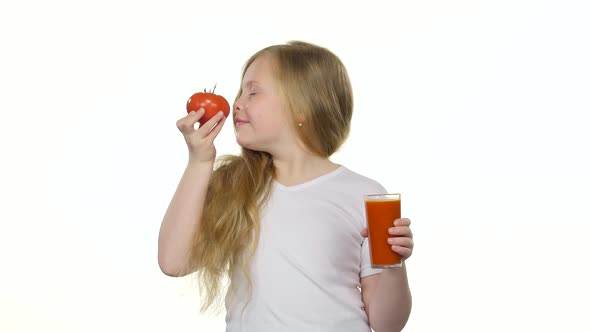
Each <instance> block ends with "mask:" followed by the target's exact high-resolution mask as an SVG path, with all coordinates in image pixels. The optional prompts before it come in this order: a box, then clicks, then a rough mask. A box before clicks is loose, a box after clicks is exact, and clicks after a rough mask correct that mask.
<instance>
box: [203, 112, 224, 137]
mask: <svg viewBox="0 0 590 332" xmlns="http://www.w3.org/2000/svg"><path fill="white" fill-rule="evenodd" d="M226 119H227V118H226V117H225V116H224V117H222V118H221V120H220V121H219V122H217V124H216V125H215V127H213V129H211V132H210V133H209V136H207V138H208V139H211V141H213V140H214V139H215V137H217V135H218V134H219V132H221V127H223V124H224V123H225V120H226Z"/></svg>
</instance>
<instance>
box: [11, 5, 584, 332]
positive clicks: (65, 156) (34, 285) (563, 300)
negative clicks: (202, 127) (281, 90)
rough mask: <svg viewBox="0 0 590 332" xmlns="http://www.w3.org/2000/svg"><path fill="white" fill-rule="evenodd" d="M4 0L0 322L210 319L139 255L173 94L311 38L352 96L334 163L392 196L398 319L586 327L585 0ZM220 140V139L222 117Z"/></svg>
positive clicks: (173, 177)
mask: <svg viewBox="0 0 590 332" xmlns="http://www.w3.org/2000/svg"><path fill="white" fill-rule="evenodd" d="M385 3H386V2H385V1H384V2H377V1H362V2H358V1H357V2H354V3H351V4H344V3H341V2H338V3H337V2H328V1H326V2H322V1H301V0H298V1H296V2H295V1H293V2H291V3H282V2H278V1H266V2H265V1H258V0H254V1H243V2H238V1H236V2H228V1H213V0H210V1H200V2H198V1H166V2H164V1H160V2H156V1H114V0H108V1H93V2H91V1H63V0H61V1H59V0H58V1H39V0H36V1H35V0H32V1H18V2H17V1H6V2H3V3H2V4H1V5H0V37H1V39H0V43H1V51H0V57H1V61H0V93H1V97H0V112H1V118H0V144H1V146H0V147H1V150H0V153H1V156H0V158H1V162H0V170H1V171H0V188H1V189H0V195H1V196H0V199H1V200H0V222H1V224H0V269H1V270H0V280H1V281H0V330H2V331H139V330H144V331H148V330H149V331H151V330H166V331H168V330H172V329H183V330H186V331H223V330H224V323H223V317H221V318H215V317H202V316H200V315H198V313H197V308H198V297H197V293H196V292H195V291H194V290H193V289H192V288H191V286H190V283H189V282H188V279H187V278H181V279H173V278H169V277H166V276H165V275H163V274H162V273H161V272H160V271H159V268H158V265H157V237H158V230H159V226H160V222H161V219H162V217H163V215H164V212H165V210H166V208H167V206H168V203H169V201H170V199H171V197H172V195H173V193H174V190H175V189H176V185H177V183H178V180H179V179H180V176H181V174H182V171H183V170H184V167H185V165H186V161H187V151H186V146H185V144H184V140H183V139H182V136H181V134H180V133H179V132H178V130H177V128H176V126H175V123H176V120H178V119H179V118H181V117H183V116H184V115H185V114H186V111H185V102H186V100H187V98H188V97H189V96H190V94H192V93H193V92H195V91H197V90H202V89H204V88H211V87H213V85H214V84H215V83H217V92H218V93H220V94H223V95H225V96H226V97H227V98H228V99H229V100H233V98H234V96H235V94H236V92H237V89H238V86H239V78H240V71H241V68H242V65H243V64H244V62H245V61H246V59H247V58H248V57H249V56H250V55H251V54H252V53H254V52H256V51H257V50H259V49H260V48H262V47H265V46H268V45H271V44H276V43H283V42H286V41H289V40H293V39H300V40H305V41H309V42H313V43H317V44H320V45H323V46H326V47H328V48H330V49H331V50H332V51H334V52H335V53H337V54H338V55H339V56H340V57H341V59H342V60H343V61H344V63H345V64H346V65H347V68H348V70H349V74H350V77H351V79H352V82H353V87H354V93H355V113H354V118H353V129H352V133H351V136H350V139H349V140H348V141H347V143H346V145H345V146H344V147H343V148H342V150H341V151H340V152H339V153H337V154H336V155H335V156H334V158H333V160H334V161H336V162H338V163H342V164H345V165H346V166H347V167H348V168H350V169H352V170H355V171H357V172H359V173H362V174H365V175H367V176H370V177H372V178H374V179H376V180H378V181H380V182H381V183H382V184H383V185H385V186H386V187H387V188H388V190H389V191H391V192H401V193H402V194H403V200H404V203H403V214H404V215H405V216H407V217H409V218H411V219H412V220H413V230H414V233H415V242H416V248H415V252H414V255H413V256H412V258H411V259H410V260H409V261H408V268H409V276H410V282H411V287H412V291H413V295H414V307H413V312H412V316H411V318H410V321H409V322H408V325H407V327H406V329H405V331H588V330H590V324H589V322H588V320H587V318H583V315H586V314H587V311H588V308H589V307H590V303H589V302H590V300H589V298H590V290H589V286H588V280H590V274H589V273H588V272H587V264H588V263H587V262H588V254H589V253H590V250H589V248H588V245H587V244H586V243H585V242H586V239H587V237H588V233H590V227H589V226H588V225H589V222H590V213H589V212H588V206H589V203H588V201H589V199H590V194H589V192H588V186H589V185H590V175H588V170H589V169H590V163H589V161H588V150H589V149H588V142H590V134H589V131H588V127H589V122H588V120H587V115H586V114H585V113H588V111H590V102H589V98H588V95H589V91H590V79H589V77H590V66H589V61H588V59H590V48H589V44H590V43H589V32H590V24H589V23H588V22H589V21H588V15H589V14H590V13H589V10H588V9H589V5H588V4H587V2H586V1H557V0H554V1H549V0H548V1H541V0H535V1H532V0H530V1H525V0H500V1H474V0H464V1H460V0H449V1H435V0H425V1H399V2H388V4H387V7H386V6H385ZM217 148H218V152H219V154H224V153H235V152H237V151H238V149H237V145H236V144H235V142H234V137H233V132H232V130H231V127H230V126H227V127H225V128H224V129H223V131H222V133H221V134H220V136H219V138H218V141H217Z"/></svg>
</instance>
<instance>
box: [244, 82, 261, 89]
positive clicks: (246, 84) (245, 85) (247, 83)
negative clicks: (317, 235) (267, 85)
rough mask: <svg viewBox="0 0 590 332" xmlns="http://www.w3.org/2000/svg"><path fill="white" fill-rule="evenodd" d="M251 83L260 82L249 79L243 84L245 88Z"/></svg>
mask: <svg viewBox="0 0 590 332" xmlns="http://www.w3.org/2000/svg"><path fill="white" fill-rule="evenodd" d="M252 84H260V82H258V81H256V80H250V81H248V82H246V83H245V84H244V87H246V88H247V87H248V86H251V85H252Z"/></svg>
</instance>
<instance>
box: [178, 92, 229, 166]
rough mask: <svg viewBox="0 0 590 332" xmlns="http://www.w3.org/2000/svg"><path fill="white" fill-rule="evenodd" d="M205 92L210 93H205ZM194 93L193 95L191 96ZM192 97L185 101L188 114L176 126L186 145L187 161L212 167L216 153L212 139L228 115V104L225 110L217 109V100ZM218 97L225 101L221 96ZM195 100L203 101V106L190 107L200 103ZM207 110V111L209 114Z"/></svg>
mask: <svg viewBox="0 0 590 332" xmlns="http://www.w3.org/2000/svg"><path fill="white" fill-rule="evenodd" d="M200 94H202V93H200ZM207 94H212V93H205V95H207ZM195 95H198V94H195ZM195 95H193V97H194V96H195ZM193 97H191V99H189V101H188V103H187V110H188V114H187V115H186V116H185V117H183V118H182V119H180V120H178V121H177V122H176V126H177V127H178V130H180V132H181V133H182V135H183V136H184V140H185V141H186V144H187V146H188V150H189V163H193V162H197V163H210V164H211V167H212V165H213V163H214V161H215V155H216V150H215V146H214V145H213V140H215V138H216V137H217V135H218V134H219V132H220V131H221V128H222V127H223V124H224V123H225V119H226V118H227V116H228V115H229V104H228V106H227V111H226V109H218V105H219V103H217V102H207V101H203V100H202V99H200V98H201V96H199V97H198V98H193ZM218 97H219V98H222V99H223V100H224V101H225V99H224V98H223V97H221V96H218ZM193 100H194V101H193ZM197 101H200V102H204V103H205V106H202V107H201V106H199V107H198V108H196V109H192V107H196V106H190V105H200V104H197ZM225 103H226V104H227V101H225ZM189 106H190V108H189ZM207 112H209V114H208V113H207ZM197 122H199V123H200V126H199V128H198V129H195V124H196V123H197Z"/></svg>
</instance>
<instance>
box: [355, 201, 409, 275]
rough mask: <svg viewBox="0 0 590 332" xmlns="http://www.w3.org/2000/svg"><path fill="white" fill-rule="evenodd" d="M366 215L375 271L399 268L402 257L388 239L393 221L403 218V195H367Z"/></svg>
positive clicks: (372, 264)
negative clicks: (393, 248)
mask: <svg viewBox="0 0 590 332" xmlns="http://www.w3.org/2000/svg"><path fill="white" fill-rule="evenodd" d="M364 198H365V213H366V216H367V227H368V228H369V252H370V253H371V266H372V267H373V268H375V269H383V268H390V267H399V266H401V265H402V264H401V263H402V261H401V257H400V256H399V255H398V254H397V253H395V252H394V251H393V250H391V245H390V244H389V243H387V239H388V238H390V237H391V235H390V234H389V228H390V227H393V221H394V220H395V219H399V218H401V194H378V195H365V196H364Z"/></svg>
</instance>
